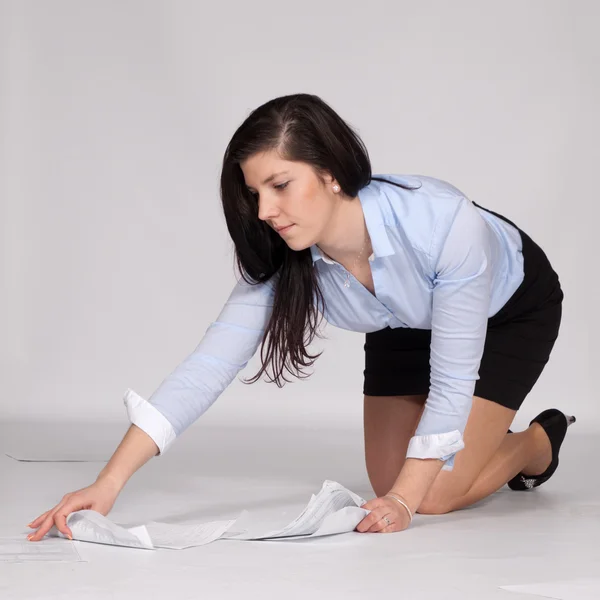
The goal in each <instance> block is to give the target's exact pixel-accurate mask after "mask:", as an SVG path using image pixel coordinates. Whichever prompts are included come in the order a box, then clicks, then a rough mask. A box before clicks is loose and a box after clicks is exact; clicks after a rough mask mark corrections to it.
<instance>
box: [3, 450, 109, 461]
mask: <svg viewBox="0 0 600 600" xmlns="http://www.w3.org/2000/svg"><path fill="white" fill-rule="evenodd" d="M4 454H5V455H6V456H8V458H12V459H13V460H18V461H19V462H108V459H107V458H105V457H104V456H102V455H100V453H98V452H85V451H82V452H78V454H77V458H73V453H70V452H64V453H60V452H59V453H54V454H52V455H42V454H36V453H35V452H30V453H26V452H22V453H20V452H14V451H11V452H5V453H4Z"/></svg>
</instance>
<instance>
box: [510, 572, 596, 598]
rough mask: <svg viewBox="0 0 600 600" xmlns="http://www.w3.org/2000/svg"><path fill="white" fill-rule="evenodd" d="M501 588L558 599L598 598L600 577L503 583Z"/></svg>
mask: <svg viewBox="0 0 600 600" xmlns="http://www.w3.org/2000/svg"><path fill="white" fill-rule="evenodd" d="M500 589H503V590H506V591H507V592H517V593H519V594H532V595H533V596H542V597H544V598H555V599H556V600H598V598H600V579H598V578H591V577H588V578H578V579H570V580H563V581H547V582H545V583H530V584H526V585H503V586H500Z"/></svg>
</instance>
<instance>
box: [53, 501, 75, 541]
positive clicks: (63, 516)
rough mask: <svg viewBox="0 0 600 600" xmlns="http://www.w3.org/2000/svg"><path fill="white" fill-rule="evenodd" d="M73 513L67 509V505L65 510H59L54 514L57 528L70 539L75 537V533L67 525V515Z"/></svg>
mask: <svg viewBox="0 0 600 600" xmlns="http://www.w3.org/2000/svg"><path fill="white" fill-rule="evenodd" d="M70 514H71V511H70V510H68V509H67V506H65V507H63V510H61V511H60V512H57V513H56V514H55V515H54V524H55V525H56V529H58V530H59V531H60V532H61V533H63V534H64V535H66V536H67V537H68V538H69V539H71V540H72V539H73V533H72V532H71V530H70V529H69V526H68V525H67V516H68V515H70Z"/></svg>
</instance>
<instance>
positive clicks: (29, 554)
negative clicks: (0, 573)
mask: <svg viewBox="0 0 600 600" xmlns="http://www.w3.org/2000/svg"><path fill="white" fill-rule="evenodd" d="M30 561H53V562H85V561H83V559H82V558H81V556H80V555H79V552H77V548H76V547H75V544H74V543H73V542H71V541H70V540H56V539H55V540H51V539H44V540H42V541H40V542H30V541H29V540H26V539H23V538H22V537H18V538H17V537H4V538H0V562H15V563H20V562H30Z"/></svg>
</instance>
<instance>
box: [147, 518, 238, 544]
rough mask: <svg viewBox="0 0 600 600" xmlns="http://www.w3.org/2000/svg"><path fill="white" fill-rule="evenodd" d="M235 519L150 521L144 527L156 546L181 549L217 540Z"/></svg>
mask: <svg viewBox="0 0 600 600" xmlns="http://www.w3.org/2000/svg"><path fill="white" fill-rule="evenodd" d="M238 519H239V517H238ZM236 521H237V519H232V520H230V521H212V522H210V523H190V522H186V523H156V522H154V521H151V522H150V523H148V524H147V525H146V529H147V530H148V533H149V534H150V539H151V540H152V543H153V544H154V546H155V547H156V548H171V549H173V550H183V549H184V548H191V547H192V546H203V545H204V544H209V543H210V542H213V541H215V540H218V539H219V538H220V537H223V536H224V535H226V534H227V532H228V530H229V528H230V527H231V526H232V525H233V524H234V523H235V522H236Z"/></svg>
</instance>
